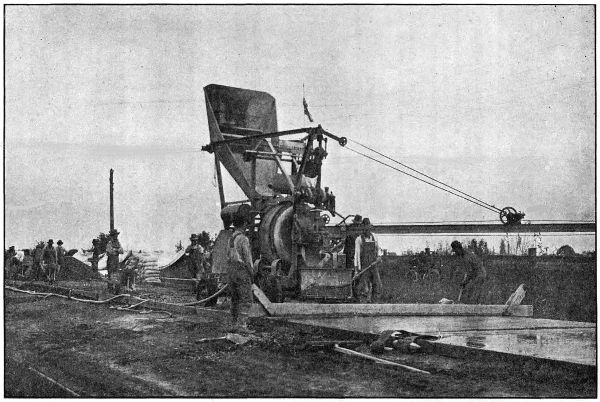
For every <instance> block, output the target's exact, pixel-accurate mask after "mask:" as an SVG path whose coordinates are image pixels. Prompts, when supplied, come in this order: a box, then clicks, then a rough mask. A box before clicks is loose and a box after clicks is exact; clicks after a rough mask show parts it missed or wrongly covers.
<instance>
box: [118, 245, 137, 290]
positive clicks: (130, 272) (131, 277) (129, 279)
mask: <svg viewBox="0 0 600 402" xmlns="http://www.w3.org/2000/svg"><path fill="white" fill-rule="evenodd" d="M129 253H131V251H129ZM139 263H140V258H139V257H138V256H136V255H133V254H132V253H131V255H130V256H129V258H127V262H125V266H124V267H123V272H122V274H121V287H124V288H125V289H127V290H131V291H134V290H135V277H136V275H137V271H138V268H139Z"/></svg>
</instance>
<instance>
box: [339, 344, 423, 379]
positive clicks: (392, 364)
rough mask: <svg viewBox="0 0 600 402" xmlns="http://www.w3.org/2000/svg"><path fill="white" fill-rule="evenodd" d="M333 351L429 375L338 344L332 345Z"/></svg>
mask: <svg viewBox="0 0 600 402" xmlns="http://www.w3.org/2000/svg"><path fill="white" fill-rule="evenodd" d="M333 350H335V351H336V352H339V353H343V354H346V355H350V356H357V357H362V358H363V359H367V360H372V361H374V362H377V363H380V364H385V365H387V366H393V367H398V368H401V369H404V370H408V371H412V372H414V373H420V374H431V373H430V372H429V371H425V370H420V369H418V368H414V367H411V366H405V365H404V364H400V363H396V362H392V361H389V360H385V359H380V358H378V357H375V356H371V355H367V354H364V353H360V352H357V351H356V350H352V349H346V348H343V347H341V346H340V345H338V344H335V345H334V347H333Z"/></svg>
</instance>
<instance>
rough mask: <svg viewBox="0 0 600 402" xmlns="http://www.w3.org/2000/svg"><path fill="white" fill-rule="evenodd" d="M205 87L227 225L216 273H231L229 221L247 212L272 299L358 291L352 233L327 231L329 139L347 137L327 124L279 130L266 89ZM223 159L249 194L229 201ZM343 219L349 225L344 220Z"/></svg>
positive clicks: (258, 265) (261, 277)
mask: <svg viewBox="0 0 600 402" xmlns="http://www.w3.org/2000/svg"><path fill="white" fill-rule="evenodd" d="M204 94H205V98H206V110H207V113H208V126H209V131H210V143H209V144H208V145H205V146H204V147H202V150H203V151H208V152H210V153H213V154H214V156H215V169H216V174H217V180H218V187H219V195H220V201H221V218H222V219H223V222H224V226H225V227H224V229H223V230H221V231H220V232H219V234H218V235H217V238H216V241H215V246H214V249H213V273H215V274H225V273H226V270H227V262H226V260H227V250H228V247H229V245H228V243H229V238H230V237H231V234H232V231H231V229H230V228H228V226H229V222H231V220H232V218H233V216H235V215H238V216H240V215H241V216H243V217H244V218H245V219H246V220H247V221H248V222H249V231H248V236H249V238H250V242H251V246H252V255H253V256H254V258H255V259H257V261H256V262H255V269H257V278H256V283H257V284H258V286H259V287H260V288H261V289H262V290H263V291H264V292H265V294H266V295H267V296H268V297H269V299H271V301H275V302H281V301H283V299H284V298H285V297H294V298H302V299H338V300H345V299H349V298H351V296H352V269H351V268H346V256H345V255H344V254H343V252H342V251H343V250H342V247H341V246H342V245H343V240H344V238H345V235H346V233H347V232H346V231H345V230H341V231H340V230H339V229H340V228H339V227H338V228H336V229H337V230H335V231H333V230H328V227H327V226H326V224H327V223H328V222H329V220H330V217H331V216H335V215H336V212H335V201H334V200H335V199H334V198H333V197H332V196H331V195H330V194H329V193H328V192H327V191H325V190H324V188H323V185H322V181H321V167H322V164H323V163H324V161H325V159H326V157H327V142H328V141H330V142H333V141H335V142H337V143H338V144H339V145H341V146H344V145H345V144H346V138H344V137H337V136H335V135H333V134H331V133H328V132H327V131H325V130H324V129H323V128H321V126H317V127H308V128H299V129H294V130H287V131H278V127H277V113H276V106H275V98H273V97H272V96H271V95H269V94H268V93H265V92H258V91H252V90H246V89H239V88H232V87H226V86H221V85H208V86H206V87H205V88H204ZM293 135H295V137H301V138H296V139H290V138H291V137H290V136H293ZM331 140H333V141H331ZM221 166H224V167H225V169H226V170H227V172H228V173H229V174H230V175H231V177H232V178H233V180H234V181H235V183H236V185H237V186H238V187H239V188H240V189H241V190H242V192H243V193H244V195H245V196H246V197H247V199H245V200H241V201H240V200H238V201H226V200H225V193H224V188H223V176H222V172H221ZM338 216H339V214H338ZM342 218H343V217H342ZM340 225H341V226H342V227H344V229H345V224H344V220H342V221H341V223H340ZM334 232H335V233H337V235H334V234H333V233H334ZM340 233H341V234H340ZM336 236H337V237H336Z"/></svg>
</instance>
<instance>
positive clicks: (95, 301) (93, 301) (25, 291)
mask: <svg viewBox="0 0 600 402" xmlns="http://www.w3.org/2000/svg"><path fill="white" fill-rule="evenodd" d="M228 287H229V285H228V284H226V285H225V286H223V287H222V288H221V289H219V290H218V291H217V292H215V293H214V294H212V295H211V296H209V297H207V298H205V299H202V300H198V301H195V302H193V303H184V304H180V303H173V305H175V306H180V307H191V306H196V305H198V304H203V303H206V302H208V301H210V300H212V299H214V298H215V297H217V296H219V295H220V294H221V293H223V292H224V291H225V290H226V289H227V288H228ZM4 288H5V289H8V290H12V291H13V292H20V293H26V294H30V295H35V296H44V297H50V296H55V297H62V298H63V299H68V300H75V301H78V302H82V303H91V304H105V303H109V302H111V301H113V300H115V299H118V298H121V297H131V298H134V299H137V300H141V302H139V303H137V304H133V305H131V306H129V307H127V309H128V310H129V309H133V308H134V307H137V306H139V305H141V304H143V303H146V302H148V301H150V299H142V298H140V297H137V296H132V295H130V294H120V295H117V296H113V297H111V298H109V299H106V300H87V299H79V298H77V297H72V296H65V295H61V294H58V293H42V292H35V291H33V290H24V289H19V288H15V287H13V286H8V285H5V286H4Z"/></svg>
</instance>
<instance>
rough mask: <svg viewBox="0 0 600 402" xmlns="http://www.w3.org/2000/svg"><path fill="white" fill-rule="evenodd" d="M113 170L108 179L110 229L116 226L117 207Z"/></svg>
mask: <svg viewBox="0 0 600 402" xmlns="http://www.w3.org/2000/svg"><path fill="white" fill-rule="evenodd" d="M113 172H114V170H113V169H110V178H109V179H108V182H109V183H110V230H113V229H114V228H115V207H114V202H113V190H114V186H113Z"/></svg>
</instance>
